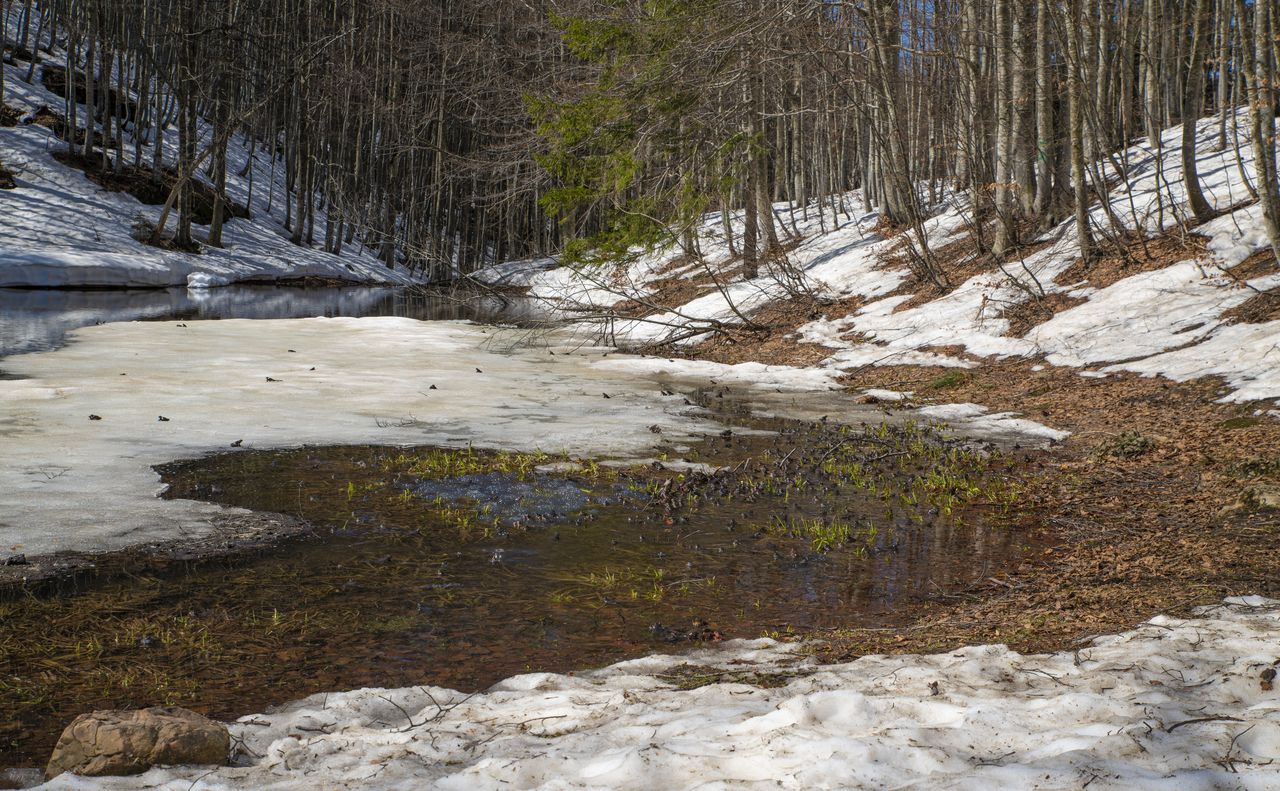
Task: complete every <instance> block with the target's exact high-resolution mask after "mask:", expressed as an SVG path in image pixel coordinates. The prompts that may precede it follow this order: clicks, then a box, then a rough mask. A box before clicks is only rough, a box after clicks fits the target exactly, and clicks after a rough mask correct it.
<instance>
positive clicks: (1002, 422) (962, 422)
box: [917, 404, 1071, 444]
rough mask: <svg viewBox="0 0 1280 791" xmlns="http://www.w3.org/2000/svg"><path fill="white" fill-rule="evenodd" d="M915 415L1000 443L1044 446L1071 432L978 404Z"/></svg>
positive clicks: (931, 409)
mask: <svg viewBox="0 0 1280 791" xmlns="http://www.w3.org/2000/svg"><path fill="white" fill-rule="evenodd" d="M917 414H919V415H921V416H922V417H926V418H932V419H934V420H941V421H943V422H945V423H947V424H948V425H949V426H950V427H951V428H953V429H956V430H958V431H960V432H962V433H964V434H970V435H976V436H979V437H981V438H983V439H987V440H990V441H992V442H999V443H1004V444H1008V443H1017V442H1025V441H1026V440H1031V441H1033V442H1034V441H1035V440H1040V441H1041V442H1042V443H1043V444H1050V443H1054V442H1061V441H1062V440H1064V439H1066V438H1067V437H1069V436H1071V432H1070V431H1061V430H1059V429H1056V428H1049V427H1048V426H1046V425H1044V424H1043V423H1037V422H1036V421H1034V420H1028V419H1026V418H1020V417H1018V416H1017V413H1015V412H990V411H988V410H987V408H986V407H984V406H980V405H978V404H939V405H937V406H926V407H921V408H920V409H918V410H917Z"/></svg>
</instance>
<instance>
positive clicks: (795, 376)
mask: <svg viewBox="0 0 1280 791" xmlns="http://www.w3.org/2000/svg"><path fill="white" fill-rule="evenodd" d="M596 367H597V368H599V369H607V370H610V371H613V372H615V373H619V374H634V375H641V376H649V377H653V378H660V379H662V380H664V381H674V382H684V383H691V382H706V381H709V382H712V383H718V384H732V385H736V386H740V387H747V388H755V389H768V390H778V391H793V390H794V391H812V390H836V389H839V385H838V383H837V382H836V380H835V377H834V376H833V372H831V371H824V370H820V369H816V368H797V367H794V366H790V365H765V364H763V363H738V364H736V365H726V364H724V363H715V362H710V361H707V360H683V359H678V360H671V359H665V358H662V357H628V358H616V359H610V360H602V361H600V362H599V363H598V364H597V365H596Z"/></svg>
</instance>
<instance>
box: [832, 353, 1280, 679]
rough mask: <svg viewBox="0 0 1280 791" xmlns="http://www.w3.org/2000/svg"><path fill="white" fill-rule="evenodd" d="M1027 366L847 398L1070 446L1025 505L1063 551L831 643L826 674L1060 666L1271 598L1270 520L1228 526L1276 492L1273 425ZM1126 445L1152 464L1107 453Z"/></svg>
mask: <svg viewBox="0 0 1280 791" xmlns="http://www.w3.org/2000/svg"><path fill="white" fill-rule="evenodd" d="M1033 364H1034V363H1033V361H1017V362H1009V363H988V364H985V365H982V366H980V367H979V368H976V369H973V370H970V371H966V372H964V374H963V375H961V376H956V375H955V372H954V371H951V370H947V369H941V368H932V369H931V368H909V367H893V368H877V369H873V370H870V371H867V372H864V373H863V374H862V375H861V376H859V377H858V378H857V380H856V381H851V382H849V384H850V386H853V387H858V388H864V387H884V388H891V389H900V390H915V391H924V392H929V393H930V394H931V395H933V396H934V397H935V399H936V400H939V401H956V402H963V401H973V402H977V403H981V404H983V405H985V406H988V407H990V408H992V409H996V410H1004V409H1012V410H1016V411H1019V412H1022V413H1024V414H1026V415H1027V416H1028V417H1031V418H1033V419H1036V420H1040V421H1042V422H1045V423H1047V424H1049V425H1052V426H1054V427H1057V428H1066V429H1069V430H1071V431H1072V432H1073V434H1072V436H1071V437H1070V438H1068V439H1067V440H1066V442H1065V443H1064V444H1063V446H1062V448H1061V449H1060V450H1059V451H1057V452H1056V453H1055V455H1054V457H1053V458H1052V459H1051V460H1049V461H1046V462H1044V463H1043V465H1042V466H1040V467H1039V468H1038V469H1037V470H1036V473H1035V474H1034V475H1032V476H1031V477H1030V478H1029V479H1028V480H1027V481H1026V483H1025V490H1024V491H1025V495H1026V502H1029V503H1034V506H1032V507H1033V508H1034V510H1035V513H1036V514H1037V515H1038V517H1039V519H1041V520H1042V521H1043V523H1044V524H1045V525H1046V526H1048V527H1051V528H1053V529H1054V531H1055V535H1056V536H1057V538H1058V540H1059V542H1060V543H1059V544H1058V545H1056V546H1054V547H1051V548H1049V549H1047V550H1045V552H1044V554H1043V557H1041V558H1039V559H1038V561H1036V562H1033V563H1029V564H1026V565H1024V566H1023V567H1021V568H1020V569H1019V570H1017V571H1016V572H1014V573H1013V574H1010V575H1008V576H1007V577H1002V578H999V579H992V580H988V581H987V582H985V583H983V584H980V585H977V586H975V587H974V588H973V589H971V590H969V591H964V592H961V593H954V594H948V595H946V596H939V597H938V598H937V599H935V600H934V601H932V602H930V603H929V604H928V605H926V606H925V607H924V608H923V612H922V613H921V614H920V615H919V616H918V617H917V618H916V621H915V623H914V624H913V625H912V626H911V627H910V628H908V629H901V630H884V631H878V630H868V631H852V632H842V633H841V634H839V635H834V636H833V637H834V638H835V639H833V640H832V642H831V643H830V644H829V647H828V649H827V650H828V651H830V653H831V654H832V656H833V658H834V657H845V656H851V655H854V654H858V653H879V652H885V651H898V652H922V651H924V652H927V651H938V650H946V649H950V648H953V647H956V646H960V645H964V644H973V643H982V642H1004V643H1008V644H1010V645H1012V646H1014V647H1015V648H1017V649H1020V650H1055V649H1061V648H1064V647H1067V646H1070V645H1071V644H1072V643H1073V641H1075V640H1077V639H1080V638H1083V637H1086V636H1088V635H1091V634H1099V633H1106V632H1112V631H1117V630H1121V629H1125V628H1129V627H1131V626H1132V625H1134V624H1136V623H1138V622H1141V621H1143V620H1145V619H1147V618H1149V617H1151V616H1152V615H1154V614H1156V613H1160V612H1170V613H1175V614H1176V613H1185V612H1186V611H1188V610H1189V609H1190V608H1191V607H1193V606H1195V605H1199V604H1207V603H1212V602H1216V601H1219V600H1221V599H1222V598H1223V597H1224V596H1229V595H1243V594H1261V595H1272V596H1274V595H1277V594H1280V577H1277V575H1276V573H1275V569H1276V568H1277V567H1280V565H1278V564H1280V541H1277V537H1278V535H1280V514H1277V513H1276V512H1267V511H1259V512H1250V511H1249V509H1242V510H1238V511H1236V512H1235V513H1232V514H1228V513H1227V509H1228V508H1229V507H1230V506H1231V505H1232V504H1233V503H1235V502H1237V501H1238V500H1240V498H1241V495H1242V494H1243V493H1245V492H1246V491H1248V490H1249V489H1250V487H1253V486H1256V485H1259V484H1263V485H1266V484H1280V475H1278V474H1277V473H1280V423H1277V422H1276V421H1275V420H1272V419H1268V418H1262V419H1259V418H1255V417H1253V416H1252V412H1253V409H1252V407H1249V406H1247V405H1246V406H1241V405H1226V404H1219V403H1216V401H1217V399H1218V398H1220V397H1221V396H1222V394H1223V392H1224V391H1223V389H1222V387H1221V383H1220V382H1218V381H1216V380H1212V379H1205V380H1200V381H1196V382H1187V383H1174V382H1170V381H1168V380H1165V379H1160V378H1150V379H1143V378H1139V377H1137V376H1132V375H1122V376H1115V375H1113V376H1111V377H1108V378H1106V379H1093V378H1084V377H1081V376H1079V375H1078V373H1076V372H1075V371H1072V370H1065V369H1056V368H1051V367H1050V368H1046V369H1045V370H1042V371H1033V370H1031V369H1032V367H1033ZM1126 432H1132V433H1131V434H1129V436H1130V437H1132V436H1134V434H1136V435H1138V436H1141V437H1143V438H1147V439H1149V440H1150V443H1151V445H1150V448H1149V449H1148V450H1145V451H1143V452H1138V453H1135V454H1132V455H1127V454H1119V455H1117V454H1116V453H1114V452H1109V451H1110V449H1111V448H1113V447H1114V446H1115V443H1116V439H1117V438H1118V437H1120V435H1121V434H1122V433H1126ZM1137 447H1138V448H1143V447H1146V443H1141V444H1138V445H1137ZM1241 470H1244V471H1245V472H1241Z"/></svg>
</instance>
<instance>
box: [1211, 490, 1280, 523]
mask: <svg viewBox="0 0 1280 791" xmlns="http://www.w3.org/2000/svg"><path fill="white" fill-rule="evenodd" d="M1258 511H1280V486H1250V487H1249V488H1247V489H1245V490H1244V491H1243V492H1241V493H1240V496H1239V497H1237V498H1236V501H1235V502H1234V503H1232V504H1231V505H1228V506H1227V507H1226V508H1223V509H1222V511H1221V512H1220V513H1219V515H1220V516H1232V515H1234V514H1240V513H1245V514H1252V513H1257V512H1258Z"/></svg>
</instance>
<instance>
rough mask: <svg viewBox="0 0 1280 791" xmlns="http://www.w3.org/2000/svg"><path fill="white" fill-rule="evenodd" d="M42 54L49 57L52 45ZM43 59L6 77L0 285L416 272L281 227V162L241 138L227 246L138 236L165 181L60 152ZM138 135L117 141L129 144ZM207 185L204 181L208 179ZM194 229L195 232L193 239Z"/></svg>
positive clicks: (394, 278)
mask: <svg viewBox="0 0 1280 791" xmlns="http://www.w3.org/2000/svg"><path fill="white" fill-rule="evenodd" d="M46 58H47V59H48V62H56V56H54V55H49V56H46ZM14 64H16V65H17V66H20V67H21V70H22V71H23V72H25V69H26V66H27V65H28V64H27V62H25V61H23V60H21V59H15V61H14ZM45 68H46V67H45V66H37V67H36V69H35V79H33V81H32V82H31V83H26V82H24V81H22V80H20V79H15V78H14V77H13V76H12V74H13V72H12V71H11V72H10V75H9V78H8V82H7V86H6V92H5V97H6V98H5V104H6V106H7V108H8V109H7V110H6V112H5V115H6V116H7V117H8V118H9V119H10V120H11V121H12V123H11V124H10V125H6V124H4V123H0V169H2V170H3V172H6V173H8V174H9V176H10V178H11V179H12V182H13V187H12V188H11V189H0V288H13V287H18V288H26V287H38V288H89V287H92V288H104V287H111V288H158V287H171V286H190V287H193V288H207V287H211V286H220V285H227V284H230V283H239V282H280V281H290V280H303V279H306V278H314V279H320V280H323V281H342V282H348V283H370V284H396V285H402V284H407V283H411V282H414V280H415V278H414V277H413V276H411V275H410V274H409V273H408V272H407V271H405V270H404V269H403V268H402V267H401V266H399V265H397V267H396V269H394V270H390V269H388V268H387V267H386V266H385V265H384V264H383V263H382V262H381V261H379V260H378V259H377V257H376V255H375V254H373V253H371V252H369V251H368V250H366V249H363V248H361V247H360V246H359V245H352V246H350V247H348V248H347V249H346V250H344V251H343V254H342V255H341V256H334V255H332V254H329V253H325V252H323V251H322V250H320V249H319V248H318V247H314V246H298V245H295V244H293V243H292V242H291V241H290V239H289V233H288V232H287V231H286V230H285V228H284V226H283V219H284V212H283V208H282V206H281V197H280V192H281V191H282V190H283V188H284V178H285V175H284V168H283V166H281V165H280V164H279V163H278V162H277V163H274V165H273V163H272V162H271V161H270V159H269V158H268V157H266V156H264V155H263V152H262V151H261V149H257V153H256V154H255V155H254V158H253V161H252V163H249V162H248V159H249V154H250V151H251V150H253V149H251V147H250V146H249V143H248V141H246V140H245V139H244V138H243V137H240V136H237V137H236V138H235V139H233V141H232V142H231V144H230V145H229V149H228V177H227V195H228V197H229V198H230V199H231V200H232V201H233V202H234V203H236V204H238V205H239V207H240V208H241V210H242V211H241V213H242V214H247V216H240V217H235V218H234V219H231V220H230V222H228V223H227V225H226V230H225V233H224V243H223V246H222V247H221V248H215V247H210V246H208V245H202V249H201V250H200V251H199V253H190V252H181V251H176V250H166V249H159V248H156V247H153V246H150V245H148V244H144V243H143V242H142V241H139V239H138V236H139V233H138V231H137V229H138V228H139V227H141V226H142V225H150V226H154V224H155V223H156V222H157V221H158V218H159V216H160V212H161V209H162V205H160V204H163V202H164V199H165V197H167V190H166V189H162V188H157V187H156V185H153V184H152V183H151V180H150V175H149V171H143V172H142V173H136V172H134V170H133V168H132V166H129V167H128V170H127V172H126V174H125V175H124V176H121V177H115V176H114V174H108V176H106V177H104V176H101V175H98V174H97V173H96V172H94V173H93V177H92V178H91V177H90V176H89V175H86V171H85V169H84V168H83V166H79V165H78V164H77V160H76V159H75V158H68V157H67V156H66V153H65V152H66V143H65V142H63V141H61V140H59V138H58V136H57V134H56V133H55V130H56V129H57V128H59V126H60V125H63V124H65V121H63V120H60V119H61V118H62V116H61V114H60V112H61V108H62V107H63V106H64V104H65V102H64V99H63V98H62V97H61V96H59V95H57V94H55V93H53V92H52V91H50V90H49V89H48V88H47V87H46V86H45V85H44V80H43V76H44V70H45ZM58 73H59V74H61V73H62V72H61V71H59V72H58ZM202 134H203V135H204V136H205V137H207V136H208V134H209V129H208V127H207V125H203V124H202ZM135 143H137V141H135V140H133V139H132V138H130V139H126V140H125V141H124V150H125V151H126V152H127V154H132V153H133V152H134V150H135ZM164 143H165V152H164V159H165V161H166V162H167V163H172V162H174V161H176V151H175V150H174V148H175V146H176V142H175V138H174V135H168V136H167V137H165V138H164ZM141 151H142V152H143V161H144V162H152V161H153V158H154V150H153V149H152V146H151V145H150V144H149V143H145V142H144V143H142V144H141ZM247 166H248V167H247ZM91 170H96V168H92V167H91ZM251 183H252V185H253V191H252V193H251V192H250V186H251ZM204 189H205V191H208V190H209V188H208V186H207V184H206V186H205V187H204ZM273 191H274V192H275V193H276V195H275V199H274V202H273V201H272V200H271V196H270V193H271V192H273ZM134 193H137V194H141V195H143V196H144V197H146V198H147V201H146V202H145V203H144V202H142V201H140V200H139V199H138V198H137V197H135V194H134ZM273 203H274V205H272V204H273ZM323 217H324V216H323V213H321V215H320V219H319V222H323ZM197 227H199V226H197ZM204 233H207V219H206V227H205V231H204ZM202 238H205V237H204V235H203V233H201V232H198V233H197V241H199V240H200V239H202Z"/></svg>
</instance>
